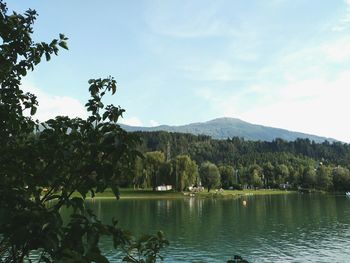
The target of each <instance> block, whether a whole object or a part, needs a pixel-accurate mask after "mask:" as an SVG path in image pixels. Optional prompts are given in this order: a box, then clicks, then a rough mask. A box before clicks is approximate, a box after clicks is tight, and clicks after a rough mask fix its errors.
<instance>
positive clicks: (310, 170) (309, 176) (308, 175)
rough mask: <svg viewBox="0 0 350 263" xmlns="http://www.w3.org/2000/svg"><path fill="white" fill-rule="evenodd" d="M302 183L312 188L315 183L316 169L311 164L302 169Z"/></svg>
mask: <svg viewBox="0 0 350 263" xmlns="http://www.w3.org/2000/svg"><path fill="white" fill-rule="evenodd" d="M303 184H304V186H305V187H309V188H314V187H315V185H316V171H315V168H314V167H313V166H312V165H309V166H306V167H305V169H304V172H303Z"/></svg>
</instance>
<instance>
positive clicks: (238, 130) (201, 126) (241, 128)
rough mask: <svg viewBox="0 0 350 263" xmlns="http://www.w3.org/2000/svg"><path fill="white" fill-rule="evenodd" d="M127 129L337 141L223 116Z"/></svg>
mask: <svg viewBox="0 0 350 263" xmlns="http://www.w3.org/2000/svg"><path fill="white" fill-rule="evenodd" d="M121 126H122V127H123V128H124V129H125V130H127V131H148V132H150V131H167V132H179V133H191V134H195V135H200V134H201V135H208V136H211V137H212V138H214V139H227V138H232V137H241V138H244V139H246V140H253V141H272V140H274V139H277V138H281V139H283V140H286V141H294V140H296V139H297V138H301V139H306V138H308V139H309V140H311V141H315V142H318V143H319V142H323V141H326V140H328V141H330V142H333V141H336V140H335V139H332V138H325V137H321V136H317V135H312V134H306V133H301V132H294V131H289V130H285V129H280V128H272V127H268V126H263V125H258V124H252V123H249V122H246V121H243V120H241V119H238V118H230V117H222V118H215V119H213V120H209V121H206V122H196V123H190V124H186V125H180V126H170V125H160V126H156V127H133V126H128V125H121Z"/></svg>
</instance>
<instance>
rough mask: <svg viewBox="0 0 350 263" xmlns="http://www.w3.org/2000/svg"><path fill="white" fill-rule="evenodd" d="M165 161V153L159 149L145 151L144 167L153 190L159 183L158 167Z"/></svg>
mask: <svg viewBox="0 0 350 263" xmlns="http://www.w3.org/2000/svg"><path fill="white" fill-rule="evenodd" d="M164 161H165V155H164V153H163V152H161V151H154V152H147V153H146V154H145V159H144V163H145V167H146V172H147V175H148V178H149V180H150V183H151V186H152V188H153V191H155V190H156V187H157V186H158V185H159V181H160V180H159V176H160V169H161V167H162V165H163V163H164Z"/></svg>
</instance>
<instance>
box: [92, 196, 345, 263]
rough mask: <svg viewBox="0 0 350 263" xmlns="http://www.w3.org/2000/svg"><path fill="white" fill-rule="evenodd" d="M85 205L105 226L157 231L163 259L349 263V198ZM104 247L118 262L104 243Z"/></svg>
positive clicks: (138, 231) (164, 201)
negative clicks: (162, 239) (163, 239)
mask: <svg viewBox="0 0 350 263" xmlns="http://www.w3.org/2000/svg"><path fill="white" fill-rule="evenodd" d="M243 200H247V206H245V207H244V206H243V205H242V201H243ZM88 205H89V206H90V207H91V208H93V210H94V211H95V212H96V214H97V215H98V216H99V218H100V219H101V220H102V221H103V222H105V223H110V222H111V220H112V218H113V217H116V218H118V219H119V222H120V225H121V226H122V227H124V228H127V229H132V230H133V233H134V234H136V235H138V234H141V233H152V232H156V231H157V230H163V231H164V232H165V233H166V236H167V238H168V240H169V241H170V246H169V248H167V249H166V250H165V251H164V252H165V253H163V254H165V255H166V257H165V260H164V262H170V263H173V262H181V263H183V262H226V260H228V259H230V258H232V256H233V255H235V254H239V255H241V256H243V257H244V258H245V259H247V260H249V261H250V262H350V199H349V198H346V197H345V196H334V195H315V194H310V195H309V194H290V195H275V196H249V197H245V198H244V199H243V198H241V199H234V200H232V199H229V200H225V199H196V198H188V199H183V200H120V201H116V200H101V199H100V200H94V201H91V202H89V203H88ZM102 248H103V250H104V251H105V252H106V253H107V255H108V257H109V258H110V259H111V260H112V261H113V262H120V255H119V256H118V254H116V252H115V251H114V250H113V249H112V245H111V243H110V242H109V241H108V240H103V241H102Z"/></svg>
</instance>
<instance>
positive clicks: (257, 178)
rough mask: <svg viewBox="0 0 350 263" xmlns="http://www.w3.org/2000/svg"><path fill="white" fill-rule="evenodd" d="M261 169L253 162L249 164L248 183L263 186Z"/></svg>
mask: <svg viewBox="0 0 350 263" xmlns="http://www.w3.org/2000/svg"><path fill="white" fill-rule="evenodd" d="M262 176H263V173H262V169H261V167H260V166H259V165H257V164H253V165H251V166H249V183H250V184H251V185H253V186H254V187H261V186H263V182H262V179H261V178H262Z"/></svg>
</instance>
